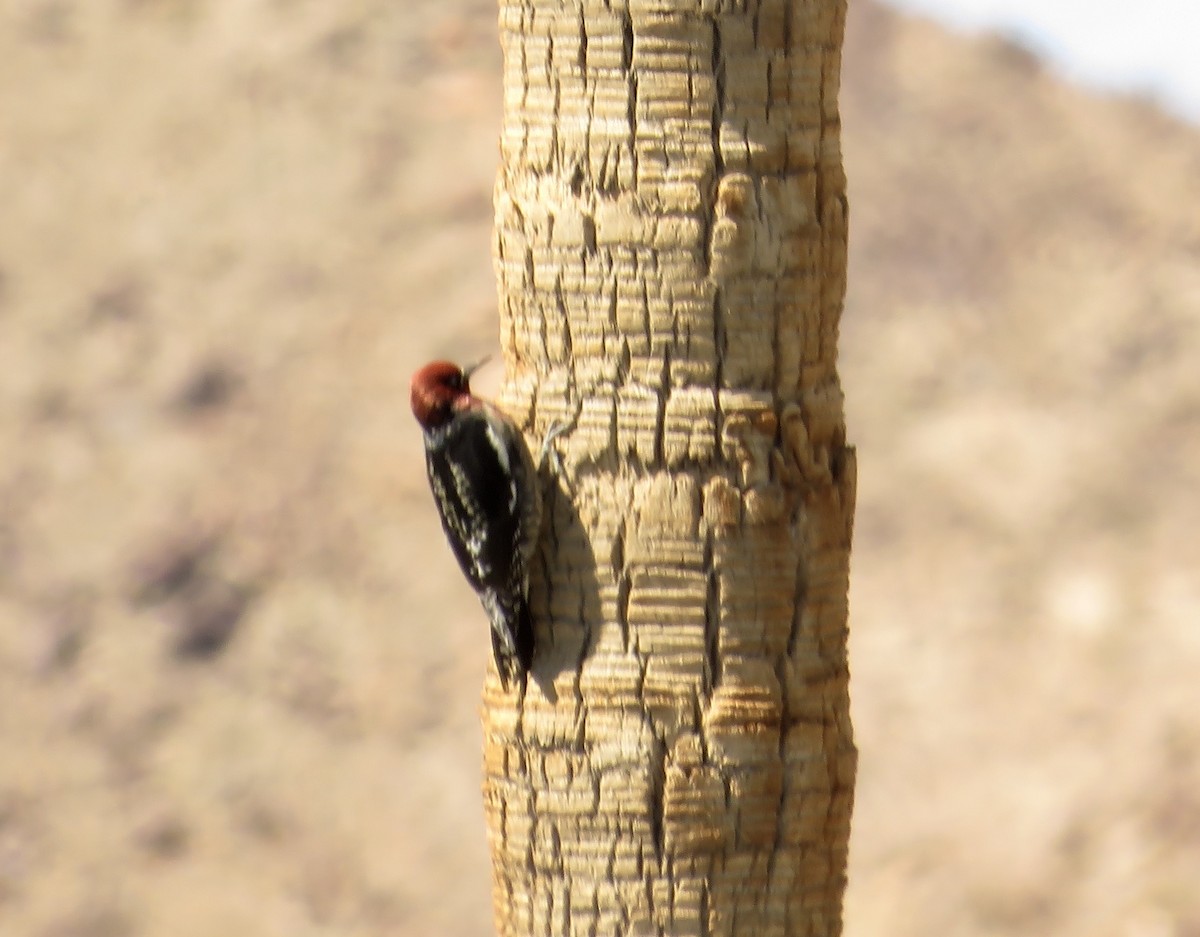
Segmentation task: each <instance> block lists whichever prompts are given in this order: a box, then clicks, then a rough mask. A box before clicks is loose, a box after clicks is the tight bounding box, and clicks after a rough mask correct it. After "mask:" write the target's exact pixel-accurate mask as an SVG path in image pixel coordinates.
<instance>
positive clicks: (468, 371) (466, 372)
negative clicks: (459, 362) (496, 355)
mask: <svg viewBox="0 0 1200 937" xmlns="http://www.w3.org/2000/svg"><path fill="white" fill-rule="evenodd" d="M491 360H492V356H491V355H484V356H483V357H482V358H480V359H479V360H478V361H476V362H475V363H474V364H472V365H470V366H469V367H465V368H463V383H469V382H470V380H471V375H472V374H474V373H475V372H476V371H478V370H479V369H480V368H482V367H483V366H484V365H485V364H487V363H488V362H489V361H491Z"/></svg>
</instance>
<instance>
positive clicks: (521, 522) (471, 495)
mask: <svg viewBox="0 0 1200 937" xmlns="http://www.w3.org/2000/svg"><path fill="white" fill-rule="evenodd" d="M473 370H474V368H468V369H467V370H465V371H464V370H463V369H462V368H460V367H458V365H456V364H452V363H450V362H448V361H434V362H431V363H430V364H427V365H425V367H423V368H421V369H420V370H419V371H417V373H416V374H414V375H413V377H412V382H411V384H410V387H409V393H410V397H411V402H412V411H413V416H415V417H416V418H417V422H418V423H419V424H420V425H421V430H422V432H423V433H424V437H425V467H426V469H427V470H428V473H429V487H430V488H432V489H433V499H434V502H435V503H436V504H437V509H438V513H439V514H440V515H441V518H442V528H443V530H445V532H446V539H447V540H449V541H450V547H451V548H452V549H453V550H454V555H455V556H456V557H457V558H458V565H459V566H461V567H462V571H463V573H464V574H466V577H467V579H468V581H469V582H470V583H471V585H472V586H473V587H474V589H475V592H476V593H477V594H478V595H479V600H480V601H481V602H482V603H483V607H484V609H485V610H486V611H487V614H488V618H490V619H491V623H492V650H493V652H494V653H495V656H496V669H497V670H498V671H499V673H500V679H501V681H502V682H503V683H504V685H505V686H506V687H507V686H508V684H509V681H510V680H512V679H513V678H517V679H518V680H520V681H524V679H525V675H526V674H527V673H528V672H529V667H530V665H531V664H532V662H533V643H534V636H533V619H532V617H531V616H530V613H529V563H530V560H531V558H532V556H533V551H534V549H535V548H536V546H537V539H538V531H539V527H540V523H541V505H542V500H541V493H540V490H539V483H538V477H537V469H536V467H535V466H534V462H533V458H532V456H531V455H530V453H529V449H528V447H527V446H526V445H525V439H524V437H523V436H522V435H521V431H520V430H519V429H517V426H516V424H515V423H513V421H512V420H511V419H509V417H507V416H506V415H505V414H504V413H502V412H501V411H500V410H499V409H498V408H497V407H496V406H494V405H493V404H491V403H489V402H488V401H486V400H481V399H480V398H479V397H476V396H475V395H474V394H472V393H471V387H470V383H469V381H470V377H471V372H472V371H473Z"/></svg>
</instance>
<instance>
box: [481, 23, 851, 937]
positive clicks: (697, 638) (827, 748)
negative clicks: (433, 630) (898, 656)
mask: <svg viewBox="0 0 1200 937" xmlns="http://www.w3.org/2000/svg"><path fill="white" fill-rule="evenodd" d="M500 7H501V13H500V25H501V37H502V44H503V46H504V54H505V70H504V129H503V138H502V151H503V153H502V167H501V170H500V174H499V178H498V182H497V192H496V228H497V239H496V257H497V270H498V276H499V281H500V294H501V323H502V326H501V335H502V344H503V347H504V354H505V360H506V364H507V374H508V380H507V383H506V387H505V392H504V402H505V403H506V405H507V406H508V407H509V409H510V410H512V411H513V412H514V413H515V414H517V415H519V416H522V417H523V418H524V419H525V421H526V425H527V426H528V428H529V429H530V431H531V433H532V434H535V435H538V434H541V433H542V432H544V431H545V429H546V427H547V426H548V425H549V424H550V423H552V422H553V421H555V420H562V419H570V418H572V417H576V422H575V426H574V430H573V432H572V433H571V434H570V435H569V436H568V437H565V438H564V439H562V440H560V443H559V448H560V451H561V452H562V453H563V455H564V461H565V472H564V474H563V477H561V478H560V481H559V484H558V486H557V487H556V489H555V492H554V494H553V496H552V497H550V498H549V499H548V502H547V518H546V521H545V534H544V539H543V547H542V553H541V556H542V562H541V566H542V567H543V568H542V569H541V570H540V571H537V572H538V575H536V576H535V591H534V610H535V614H536V616H537V618H538V621H539V625H538V628H539V631H538V640H539V651H538V657H537V660H536V661H535V664H534V675H533V679H531V680H530V682H529V684H528V688H527V690H526V691H525V692H524V693H523V694H522V693H520V692H518V691H516V690H512V691H505V690H503V689H502V688H501V686H500V683H499V680H498V679H497V678H496V676H495V674H494V673H493V674H492V675H491V676H490V677H489V681H488V686H487V688H486V690H485V696H484V714H483V719H484V734H485V749H486V753H485V782H484V795H485V801H486V809H487V818H488V825H489V834H490V841H491V846H492V855H493V867H494V897H495V909H496V921H497V926H498V929H499V931H500V933H501V934H502V935H504V937H525V935H547V937H549V935H568V934H570V935H576V934H579V935H582V934H599V935H666V934H673V935H705V934H711V935H718V934H722V935H724V934H728V935H734V934H741V935H754V937H771V935H785V934H786V935H789V937H801V935H831V934H837V933H840V931H841V899H842V892H843V889H844V883H845V866H846V844H847V838H848V835H849V818H850V807H851V800H852V795H853V784H854V772H855V750H854V745H853V741H852V738H851V730H850V720H849V715H848V697H847V666H846V589H847V566H848V559H849V546H850V528H851V518H852V513H853V500H854V462H853V452H852V450H849V449H848V448H847V447H846V445H845V430H844V425H843V417H842V395H841V390H840V388H839V385H838V378H837V372H836V339H837V329H838V318H839V315H840V312H841V305H842V298H843V294H844V285H845V269H846V202H845V180H844V175H843V171H842V165H841V153H840V147H839V129H840V128H839V118H838V111H837V87H838V74H839V69H840V47H841V36H842V24H843V18H844V0H806V2H801V0H757V2H756V0H742V2H737V0H727V2H722V0H703V2H685V0H640V2H639V0H626V2H619V0H501V4H500ZM531 438H532V437H531Z"/></svg>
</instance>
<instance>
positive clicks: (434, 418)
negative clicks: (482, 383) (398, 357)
mask: <svg viewBox="0 0 1200 937" xmlns="http://www.w3.org/2000/svg"><path fill="white" fill-rule="evenodd" d="M469 380H470V372H469V371H463V369H462V368H460V367H459V366H458V365H456V364H453V363H451V362H449V361H431V362H430V363H429V364H427V365H425V367H423V368H421V369H420V370H418V371H417V373H416V374H414V375H413V376H412V381H410V382H409V401H410V403H411V404H412V412H413V416H415V417H416V418H417V422H418V423H420V424H421V428H422V429H427V430H430V429H437V428H438V427H439V426H444V425H445V424H446V423H448V422H449V421H450V418H451V417H452V416H453V415H454V411H455V409H456V408H455V404H456V403H459V402H460V401H461V400H462V399H463V398H464V397H469V396H470V394H471V387H470V384H469Z"/></svg>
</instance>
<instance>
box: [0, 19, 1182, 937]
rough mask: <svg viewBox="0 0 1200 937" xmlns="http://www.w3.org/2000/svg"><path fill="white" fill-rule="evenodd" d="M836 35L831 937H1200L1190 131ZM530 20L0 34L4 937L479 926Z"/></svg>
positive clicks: (347, 933) (0, 893) (1026, 60)
mask: <svg viewBox="0 0 1200 937" xmlns="http://www.w3.org/2000/svg"><path fill="white" fill-rule="evenodd" d="M850 6H851V15H850V21H849V25H848V31H847V38H846V47H845V48H846V55H845V75H844V83H843V114H844V125H845V134H844V148H845V154H846V163H847V170H848V173H849V177H850V182H851V205H852V216H851V232H852V233H851V271H850V274H851V281H850V291H849V296H848V298H847V307H846V316H845V320H844V324H843V330H842V355H843V381H844V384H845V389H846V394H847V407H848V418H849V424H850V432H851V436H852V439H853V440H854V441H855V442H856V443H857V444H858V446H859V466H860V486H859V487H860V503H859V508H858V519H857V530H856V542H855V552H854V557H853V587H852V595H851V609H852V640H851V654H852V658H851V661H852V669H853V682H852V693H853V698H854V718H855V723H856V729H857V739H858V743H859V746H860V748H861V770H860V777H859V787H858V803H857V807H856V813H855V826H854V838H853V842H852V852H851V869H850V888H849V892H848V896H847V927H846V933H847V935H848V937H869V935H883V934H887V935H899V937H905V935H914V937H915V935H918V934H920V935H925V934H928V933H947V934H966V935H1014V937H1015V935H1029V934H1047V935H1064V937H1065V935H1072V937H1076V935H1078V937H1084V935H1087V937H1106V935H1113V937H1117V935H1121V937H1143V935H1144V937H1197V935H1200V887H1198V883H1200V678H1198V676H1197V675H1198V674H1200V574H1198V572H1197V570H1200V538H1198V536H1197V533H1196V532H1197V530H1200V500H1198V498H1197V491H1198V490H1200V379H1198V378H1197V376H1196V375H1197V369H1196V362H1197V361H1198V360H1200V130H1198V129H1197V128H1196V127H1195V126H1189V125H1188V124H1187V123H1185V122H1183V120H1182V119H1181V118H1178V117H1171V116H1167V113H1166V112H1165V111H1164V110H1163V109H1162V107H1161V106H1160V104H1158V103H1156V101H1153V100H1148V99H1147V98H1145V97H1141V96H1132V95H1129V94H1125V95H1124V96H1108V97H1105V96H1102V95H1101V94H1100V93H1099V92H1096V91H1091V90H1087V89H1086V88H1085V87H1082V86H1079V85H1071V84H1067V83H1066V82H1065V81H1064V79H1063V78H1062V77H1061V76H1062V75H1063V74H1066V73H1071V68H1072V66H1071V65H1070V64H1069V61H1068V59H1066V58H1063V57H1061V56H1060V57H1059V58H1058V59H1056V63H1057V64H1054V65H1052V66H1047V65H1044V64H1043V63H1042V61H1041V60H1040V59H1039V57H1038V56H1037V55H1036V54H1035V53H1034V52H1033V51H1031V49H1034V48H1037V49H1043V48H1044V49H1051V45H1052V44H1046V43H1040V42H1037V41H1028V42H1027V41H1026V38H1025V37H1027V36H1033V35H1035V33H1036V31H1033V32H1031V31H1029V30H1024V29H1019V30H1014V29H1012V28H1009V27H1007V26H1006V33H1005V35H1006V36H1007V38H1005V37H1003V36H1000V35H996V34H964V33H958V32H949V31H947V29H946V28H944V27H942V26H939V25H935V24H934V23H933V22H932V21H927V20H923V19H915V18H911V16H910V15H907V14H905V15H901V14H898V13H896V12H894V11H892V10H891V9H889V8H886V7H882V6H879V5H876V4H875V3H873V2H870V0H852V2H851V4H850ZM495 17H496V12H495V7H494V5H493V3H492V2H491V0H452V2H451V0H440V2H432V0H407V2H403V3H397V2H385V0H358V2H353V3H347V4H329V3H318V2H316V0H290V2H281V0H274V2H267V0H226V2H223V3H216V2H212V0H207V2H206V0H90V2H87V3H84V2H83V0H40V2H39V0H23V2H9V3H0V206H2V214H0V218H2V220H0V933H3V934H4V935H6V937H8V935H14V937H140V935H149V937H158V935H171V937H213V935H226V934H237V935H241V937H268V935H270V937H274V935H280V937H283V935H286V937H303V935H330V937H333V935H338V937H357V935H363V937H376V935H430V934H436V935H448V937H456V935H464V937H465V935H482V934H489V933H491V899H490V894H489V880H488V864H487V863H488V860H487V851H486V843H485V838H484V825H483V816H482V808H481V805H480V797H479V776H480V769H479V758H480V754H479V753H480V737H479V728H478V720H477V710H478V706H479V687H480V683H481V679H482V674H483V670H484V666H485V661H486V655H487V653H488V642H487V640H486V638H485V631H484V623H483V619H482V615H481V612H480V610H479V608H478V605H477V603H476V601H475V599H474V596H473V595H472V594H471V592H470V591H469V589H468V588H467V586H466V585H465V584H464V583H463V581H462V580H461V577H460V575H459V574H458V571H457V569H456V567H455V566H454V562H453V560H452V558H451V556H450V554H449V551H448V550H446V549H444V548H443V546H442V544H441V533H440V530H439V528H438V525H437V520H436V518H435V515H434V512H433V509H432V505H431V501H430V497H429V494H428V491H427V488H426V483H425V480H424V476H423V466H422V462H421V455H420V439H419V435H418V433H417V430H416V428H415V426H414V425H413V423H412V421H411V417H410V415H409V413H408V406H407V400H406V389H407V380H408V376H409V374H410V373H411V371H412V370H413V369H414V368H415V367H416V366H417V365H418V364H420V363H421V362H423V361H424V360H426V359H428V358H430V357H431V356H434V355H439V356H440V355H445V356H450V357H454V358H458V359H463V360H466V359H472V358H475V357H478V356H481V355H483V354H485V353H487V352H489V351H491V350H494V348H495V345H496V321H495V286H494V281H493V277H492V270H491V262H490V255H489V251H490V224H491V186H492V178H493V173H494V171H495V166H496V160H497V146H496V137H497V133H498V127H499V102H500V56H499V51H498V47H497V42H496V30H495ZM1097 17H1098V15H1097ZM1096 22H1099V19H1098V18H1097V19H1096ZM960 25H961V22H960ZM1083 25H1084V26H1086V25H1087V23H1084V24H1083ZM1180 28H1182V27H1180ZM1031 29H1032V27H1031ZM1080 31H1082V32H1083V33H1085V34H1086V33H1087V29H1086V28H1082V29H1081V30H1080ZM1014 35H1019V36H1020V37H1022V38H1021V39H1020V41H1017V40H1016V39H1014V38H1013V36H1014ZM1129 36H1130V41H1129V45H1130V46H1133V45H1136V43H1135V42H1134V36H1135V34H1134V33H1133V32H1132V31H1131V32H1130V33H1129ZM1056 54H1057V53H1056ZM1163 58H1164V59H1165V56H1164V57H1163ZM1138 87H1139V88H1141V87H1149V85H1147V84H1145V83H1139V84H1138ZM1162 94H1163V99H1164V100H1167V99H1168V95H1167V92H1163V93H1162ZM1169 106H1170V107H1172V108H1174V109H1175V110H1176V111H1178V112H1180V113H1188V109H1187V106H1186V105H1182V104H1178V103H1177V102H1176V100H1175V99H1173V98H1172V99H1170V103H1169ZM496 371H498V369H496V368H495V367H494V366H493V372H494V373H493V374H492V376H491V379H492V380H493V381H498V374H496V373H495V372H496Z"/></svg>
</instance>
